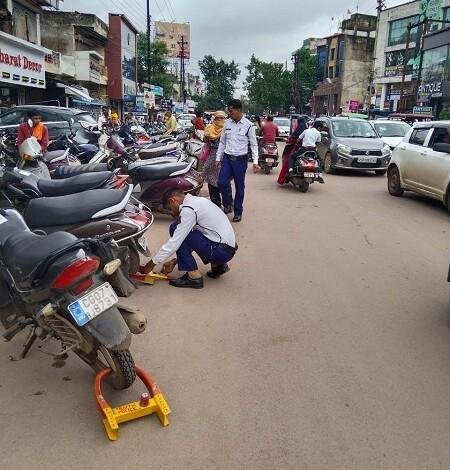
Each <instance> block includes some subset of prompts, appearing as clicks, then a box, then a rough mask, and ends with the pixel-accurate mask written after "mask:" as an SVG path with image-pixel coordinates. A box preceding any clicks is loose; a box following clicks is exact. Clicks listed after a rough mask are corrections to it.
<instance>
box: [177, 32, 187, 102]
mask: <svg viewBox="0 0 450 470" xmlns="http://www.w3.org/2000/svg"><path fill="white" fill-rule="evenodd" d="M177 44H178V45H179V46H180V52H179V54H180V95H181V98H182V99H183V102H184V103H186V78H185V67H184V57H185V49H184V47H185V46H187V45H188V43H187V41H185V40H184V36H181V41H178V42H177Z"/></svg>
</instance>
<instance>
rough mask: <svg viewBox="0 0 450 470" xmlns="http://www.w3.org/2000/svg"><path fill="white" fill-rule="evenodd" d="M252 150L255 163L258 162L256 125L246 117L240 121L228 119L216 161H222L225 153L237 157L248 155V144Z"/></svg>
mask: <svg viewBox="0 0 450 470" xmlns="http://www.w3.org/2000/svg"><path fill="white" fill-rule="evenodd" d="M249 143H250V148H251V150H252V157H253V163H255V164H256V165H257V164H258V141H257V140H256V130H255V126H254V125H253V124H252V123H251V122H250V121H249V120H248V119H247V118H245V117H243V118H242V119H241V120H240V121H239V122H236V121H233V120H232V119H227V120H226V121H225V128H224V131H223V133H222V137H221V138H220V142H219V148H218V149H217V154H216V161H218V162H220V161H221V160H222V158H223V154H224V153H226V154H227V155H233V156H235V157H238V156H241V155H247V153H248V144H249Z"/></svg>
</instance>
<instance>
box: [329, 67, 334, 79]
mask: <svg viewBox="0 0 450 470" xmlns="http://www.w3.org/2000/svg"><path fill="white" fill-rule="evenodd" d="M328 77H329V78H334V67H328Z"/></svg>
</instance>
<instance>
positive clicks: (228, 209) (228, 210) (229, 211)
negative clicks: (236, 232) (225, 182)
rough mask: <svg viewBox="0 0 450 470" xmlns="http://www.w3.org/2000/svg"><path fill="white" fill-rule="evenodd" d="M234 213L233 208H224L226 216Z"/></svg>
mask: <svg viewBox="0 0 450 470" xmlns="http://www.w3.org/2000/svg"><path fill="white" fill-rule="evenodd" d="M232 211H233V208H232V207H229V206H223V212H224V213H225V214H230V213H231V212H232Z"/></svg>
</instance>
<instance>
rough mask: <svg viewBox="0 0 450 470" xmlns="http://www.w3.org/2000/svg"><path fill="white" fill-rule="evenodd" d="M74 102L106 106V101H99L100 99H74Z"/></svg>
mask: <svg viewBox="0 0 450 470" xmlns="http://www.w3.org/2000/svg"><path fill="white" fill-rule="evenodd" d="M72 103H75V104H84V105H85V106H106V103H105V102H104V101H98V100H92V101H87V100H77V99H74V100H72Z"/></svg>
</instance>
